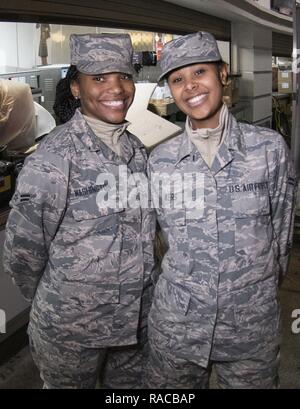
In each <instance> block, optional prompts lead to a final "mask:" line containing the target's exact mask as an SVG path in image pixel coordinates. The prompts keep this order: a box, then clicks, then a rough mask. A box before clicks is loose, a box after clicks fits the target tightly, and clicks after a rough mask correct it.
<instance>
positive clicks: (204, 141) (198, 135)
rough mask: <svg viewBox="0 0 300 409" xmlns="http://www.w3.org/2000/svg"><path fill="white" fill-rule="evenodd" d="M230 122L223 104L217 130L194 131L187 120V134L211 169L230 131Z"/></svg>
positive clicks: (202, 129) (201, 129)
mask: <svg viewBox="0 0 300 409" xmlns="http://www.w3.org/2000/svg"><path fill="white" fill-rule="evenodd" d="M228 121H229V111H228V108H227V106H226V105H225V104H223V106H222V109H221V112H220V118H219V125H218V126H217V128H215V129H211V128H199V129H193V128H192V124H191V122H190V119H189V117H187V118H186V124H185V129H186V133H187V135H188V137H189V138H190V139H191V141H192V142H193V144H194V145H195V146H196V148H197V149H198V151H199V153H200V154H201V156H202V158H203V159H204V160H205V162H206V163H207V165H208V167H211V165H212V163H213V161H214V158H215V156H216V154H217V152H218V149H219V146H220V145H221V143H222V142H223V141H224V139H225V137H226V134H227V130H228Z"/></svg>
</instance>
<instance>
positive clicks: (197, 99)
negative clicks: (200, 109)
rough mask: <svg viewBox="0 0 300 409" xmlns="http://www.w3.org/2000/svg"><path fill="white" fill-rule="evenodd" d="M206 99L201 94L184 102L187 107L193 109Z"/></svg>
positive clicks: (205, 95)
mask: <svg viewBox="0 0 300 409" xmlns="http://www.w3.org/2000/svg"><path fill="white" fill-rule="evenodd" d="M206 97H207V94H201V95H197V96H195V97H193V98H189V99H188V100H187V101H186V102H187V103H188V105H190V106H192V107H194V106H198V105H200V104H201V103H202V101H203V100H204V99H205V98H206Z"/></svg>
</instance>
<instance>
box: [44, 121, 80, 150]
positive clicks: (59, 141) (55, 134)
mask: <svg viewBox="0 0 300 409" xmlns="http://www.w3.org/2000/svg"><path fill="white" fill-rule="evenodd" d="M72 133H73V132H72V121H68V122H66V123H65V124H63V125H59V126H57V127H56V128H54V129H53V130H52V131H51V132H50V133H49V134H48V135H47V136H46V137H45V138H44V139H43V140H42V142H41V143H40V144H39V146H38V149H37V150H38V151H40V152H47V153H52V154H54V155H58V156H60V157H63V158H66V157H69V156H70V153H71V151H72V150H73V149H74V143H73V139H72Z"/></svg>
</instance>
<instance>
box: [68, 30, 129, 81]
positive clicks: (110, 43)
mask: <svg viewBox="0 0 300 409" xmlns="http://www.w3.org/2000/svg"><path fill="white" fill-rule="evenodd" d="M70 49H71V64H72V65H76V67H77V69H78V71H79V72H82V73H83V74H88V75H93V74H94V75H95V74H105V73H109V72H124V73H125V74H134V68H133V65H132V54H133V49H132V44H131V38H130V35H129V34H80V35H77V34H71V36H70Z"/></svg>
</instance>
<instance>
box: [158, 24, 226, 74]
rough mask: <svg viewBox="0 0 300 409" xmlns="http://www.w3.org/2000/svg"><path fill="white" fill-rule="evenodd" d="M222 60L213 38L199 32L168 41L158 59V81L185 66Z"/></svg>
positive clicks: (203, 32) (210, 35) (208, 34)
mask: <svg viewBox="0 0 300 409" xmlns="http://www.w3.org/2000/svg"><path fill="white" fill-rule="evenodd" d="M220 60H222V57H221V54H220V51H219V48H218V45H217V41H216V39H215V37H214V36H213V35H212V34H210V33H206V32H205V31H199V32H198V33H192V34H187V35H185V36H181V37H179V38H177V39H176V40H172V41H169V42H168V43H167V44H166V45H165V46H164V48H163V50H162V52H161V58H160V68H161V71H162V73H161V75H160V76H159V78H158V81H160V80H162V79H163V78H165V76H166V75H167V74H168V73H169V72H171V71H173V70H175V69H176V68H180V67H184V66H185V65H190V64H195V63H202V62H203V63H205V62H214V61H220Z"/></svg>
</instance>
